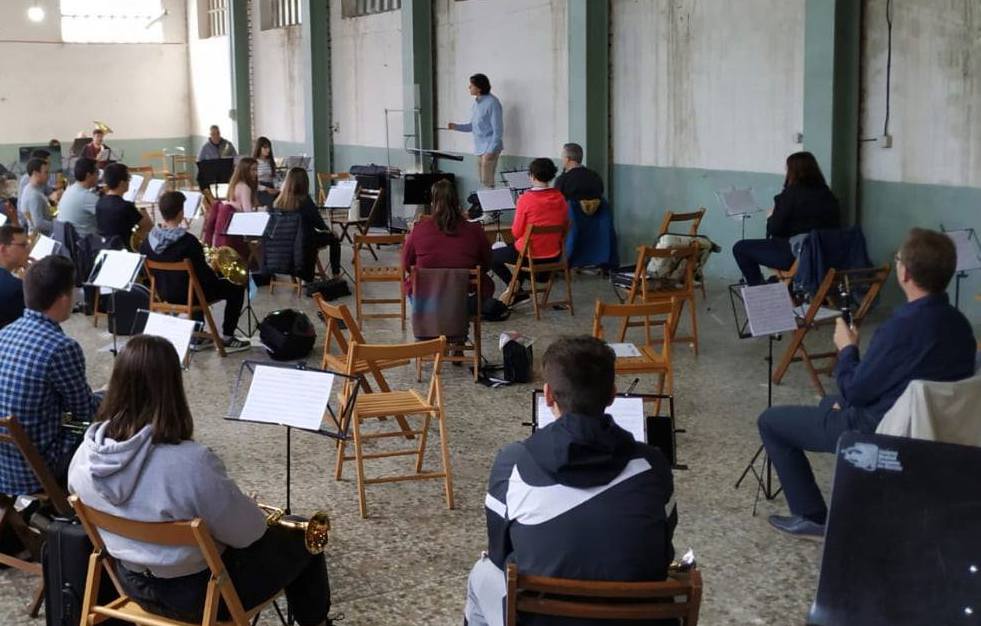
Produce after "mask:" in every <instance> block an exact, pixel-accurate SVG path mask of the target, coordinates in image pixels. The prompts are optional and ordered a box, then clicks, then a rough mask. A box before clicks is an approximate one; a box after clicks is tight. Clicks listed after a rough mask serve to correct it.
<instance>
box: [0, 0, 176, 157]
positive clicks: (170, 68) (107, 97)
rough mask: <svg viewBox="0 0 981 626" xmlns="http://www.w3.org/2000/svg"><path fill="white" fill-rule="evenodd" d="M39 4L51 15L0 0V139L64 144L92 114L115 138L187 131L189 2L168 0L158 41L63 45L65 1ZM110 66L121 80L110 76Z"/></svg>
mask: <svg viewBox="0 0 981 626" xmlns="http://www.w3.org/2000/svg"><path fill="white" fill-rule="evenodd" d="M41 5H42V6H43V7H44V9H45V11H46V13H47V15H46V18H45V20H44V21H43V22H42V23H40V24H36V23H34V22H30V21H29V20H28V19H27V14H26V7H27V6H28V3H27V2H14V1H13V0H7V1H4V2H0V58H2V59H4V63H3V72H2V74H0V144H27V143H47V142H48V140H50V139H52V138H57V139H59V140H61V141H62V142H63V143H64V142H66V141H69V140H70V139H72V138H73V137H75V136H76V135H77V134H78V132H79V131H83V130H84V131H85V132H86V133H88V132H91V130H92V121H93V120H99V121H104V122H106V123H107V124H109V126H110V127H112V129H113V131H114V132H113V134H112V135H111V136H110V137H109V139H108V141H107V143H110V144H111V143H112V141H113V140H126V139H145V138H175V137H186V136H187V134H188V80H187V72H188V70H187V39H186V34H187V33H186V28H185V18H184V15H185V0H165V2H164V7H165V8H166V9H167V11H168V14H167V15H166V16H165V17H163V18H162V19H163V20H164V21H163V24H164V36H165V42H164V43H159V44H157V43H154V44H76V43H71V44H66V43H62V41H61V29H60V18H59V3H58V2H57V0H45V1H44V2H41ZM110 68H111V69H110ZM109 71H113V72H121V75H120V76H119V78H120V80H119V81H117V82H110V81H109V80H107V79H106V74H107V72H109ZM162 104H166V106H161V105H162ZM161 147H163V146H161ZM127 156H128V155H127Z"/></svg>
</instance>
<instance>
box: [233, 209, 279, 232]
mask: <svg viewBox="0 0 981 626" xmlns="http://www.w3.org/2000/svg"><path fill="white" fill-rule="evenodd" d="M268 224H269V214H268V213H266V212H265V211H254V212H249V213H235V214H234V215H232V219H231V221H230V222H228V232H227V233H225V234H227V235H240V236H244V237H262V235H263V234H264V233H265V232H266V226H267V225H268Z"/></svg>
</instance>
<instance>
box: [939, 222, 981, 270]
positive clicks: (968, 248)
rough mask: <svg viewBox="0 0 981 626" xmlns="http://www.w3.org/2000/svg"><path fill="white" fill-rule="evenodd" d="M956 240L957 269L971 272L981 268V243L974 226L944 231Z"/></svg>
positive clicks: (952, 239)
mask: <svg viewBox="0 0 981 626" xmlns="http://www.w3.org/2000/svg"><path fill="white" fill-rule="evenodd" d="M944 234H945V235H947V236H948V237H950V239H951V241H953V242H954V248H955V249H956V250H957V268H956V270H955V271H957V272H958V273H960V272H971V271H974V270H977V269H981V243H979V242H978V239H977V235H976V233H975V231H974V229H973V228H964V229H959V230H948V231H945V232H944Z"/></svg>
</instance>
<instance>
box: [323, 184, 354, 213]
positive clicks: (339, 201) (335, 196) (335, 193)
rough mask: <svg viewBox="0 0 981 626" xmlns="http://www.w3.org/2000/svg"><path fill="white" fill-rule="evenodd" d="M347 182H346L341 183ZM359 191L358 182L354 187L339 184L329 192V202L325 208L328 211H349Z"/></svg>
mask: <svg viewBox="0 0 981 626" xmlns="http://www.w3.org/2000/svg"><path fill="white" fill-rule="evenodd" d="M341 182H346V181H341ZM357 189H358V181H354V184H353V185H350V184H347V185H341V184H337V185H334V186H333V187H331V188H330V189H329V190H328V191H327V200H326V201H324V206H325V207H327V208H328V209H347V208H350V206H351V203H352V202H354V194H355V192H356V191H357Z"/></svg>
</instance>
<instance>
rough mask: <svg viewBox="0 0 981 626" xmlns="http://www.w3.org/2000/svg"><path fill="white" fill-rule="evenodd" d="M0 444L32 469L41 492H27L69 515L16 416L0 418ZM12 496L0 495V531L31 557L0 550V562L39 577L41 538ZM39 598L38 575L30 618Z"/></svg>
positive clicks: (60, 492)
mask: <svg viewBox="0 0 981 626" xmlns="http://www.w3.org/2000/svg"><path fill="white" fill-rule="evenodd" d="M0 444H3V445H12V446H14V447H15V448H17V452H18V453H19V454H20V455H21V457H23V459H24V461H25V462H26V463H27V465H28V466H29V467H30V468H31V471H32V472H34V476H35V477H37V480H38V482H39V483H41V492H40V493H36V494H31V495H33V496H34V497H36V498H38V499H40V500H42V501H44V502H47V503H48V504H49V505H50V506H51V507H52V508H53V509H54V510H55V512H56V513H57V514H58V515H60V516H63V517H67V516H69V514H70V513H71V507H69V506H68V499H67V498H66V497H65V491H64V489H62V488H61V486H59V485H58V481H57V480H55V477H54V476H53V475H52V474H51V470H50V469H48V466H47V464H46V463H45V462H44V459H43V458H42V457H41V454H40V453H39V452H38V451H37V448H36V447H35V446H34V443H33V442H32V441H31V438H30V437H29V436H28V435H27V433H26V432H25V431H24V427H23V426H21V424H20V422H18V421H17V418H15V417H5V418H2V419H0ZM15 498H16V494H9V495H8V494H0V534H3V533H4V532H5V531H8V530H9V531H10V532H12V533H13V534H14V536H16V537H17V539H18V540H19V541H20V542H21V544H22V545H23V546H24V548H25V549H26V550H27V552H28V553H30V555H31V559H30V560H25V559H21V558H18V557H17V556H14V555H11V554H4V553H2V552H0V563H2V564H3V565H6V566H8V567H13V568H14V569H18V570H20V571H22V572H26V573H28V574H35V575H37V576H41V574H42V570H41V543H42V541H41V537H40V535H39V534H38V533H37V531H35V530H33V529H31V528H30V527H29V526H28V524H27V522H26V521H25V520H24V517H23V516H22V515H21V514H20V511H18V510H17V509H16V508H15V507H14V500H15ZM43 600H44V579H43V578H42V579H41V580H40V581H39V582H38V586H37V589H36V590H35V591H34V597H33V598H32V599H31V602H30V604H28V607H27V612H28V614H29V615H30V616H31V617H37V615H38V611H39V610H40V608H41V602H42V601H43Z"/></svg>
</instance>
